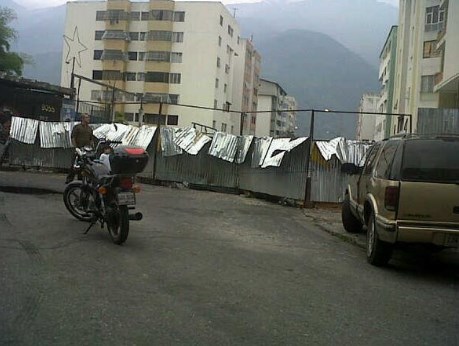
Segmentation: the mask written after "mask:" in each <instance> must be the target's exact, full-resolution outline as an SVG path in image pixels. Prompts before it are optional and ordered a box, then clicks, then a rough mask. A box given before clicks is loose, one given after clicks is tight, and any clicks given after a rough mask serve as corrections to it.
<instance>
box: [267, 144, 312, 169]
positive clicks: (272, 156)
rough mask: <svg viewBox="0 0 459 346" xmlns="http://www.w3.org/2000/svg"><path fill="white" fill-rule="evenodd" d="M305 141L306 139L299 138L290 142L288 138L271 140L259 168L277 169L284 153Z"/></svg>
mask: <svg viewBox="0 0 459 346" xmlns="http://www.w3.org/2000/svg"><path fill="white" fill-rule="evenodd" d="M306 139H307V137H300V138H297V139H294V140H290V138H275V139H273V140H272V141H271V145H270V146H269V149H268V152H267V154H266V157H265V159H264V160H263V163H262V165H261V167H262V168H266V167H269V166H273V167H279V166H280V165H281V163H282V159H283V158H284V156H285V153H286V152H289V151H290V150H292V149H293V148H295V147H297V146H298V145H300V144H301V143H303V142H304V141H305V140H306Z"/></svg>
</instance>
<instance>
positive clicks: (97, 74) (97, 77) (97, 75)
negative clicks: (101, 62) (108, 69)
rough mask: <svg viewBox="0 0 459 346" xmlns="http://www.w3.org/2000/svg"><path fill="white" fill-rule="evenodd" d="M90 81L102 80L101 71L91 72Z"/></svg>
mask: <svg viewBox="0 0 459 346" xmlns="http://www.w3.org/2000/svg"><path fill="white" fill-rule="evenodd" d="M92 79H94V80H102V71H101V70H93V71H92Z"/></svg>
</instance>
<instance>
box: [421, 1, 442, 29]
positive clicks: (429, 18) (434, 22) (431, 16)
mask: <svg viewBox="0 0 459 346" xmlns="http://www.w3.org/2000/svg"><path fill="white" fill-rule="evenodd" d="M444 20H445V9H444V8H440V6H438V5H437V6H431V7H427V8H426V19H425V31H439V30H441V29H443V23H444Z"/></svg>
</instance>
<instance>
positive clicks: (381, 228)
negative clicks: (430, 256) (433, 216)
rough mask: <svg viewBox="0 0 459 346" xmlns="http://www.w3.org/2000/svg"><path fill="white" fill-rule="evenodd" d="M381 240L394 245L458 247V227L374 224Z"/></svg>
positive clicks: (400, 223) (379, 222) (402, 223)
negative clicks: (415, 244) (411, 244)
mask: <svg viewBox="0 0 459 346" xmlns="http://www.w3.org/2000/svg"><path fill="white" fill-rule="evenodd" d="M376 227H377V231H378V235H379V237H380V239H381V240H383V241H386V242H389V243H396V242H403V243H424V244H434V245H438V246H448V247H459V225H455V224H435V225H418V224H410V223H406V222H400V221H398V222H389V223H386V222H384V221H382V220H378V221H377V222H376Z"/></svg>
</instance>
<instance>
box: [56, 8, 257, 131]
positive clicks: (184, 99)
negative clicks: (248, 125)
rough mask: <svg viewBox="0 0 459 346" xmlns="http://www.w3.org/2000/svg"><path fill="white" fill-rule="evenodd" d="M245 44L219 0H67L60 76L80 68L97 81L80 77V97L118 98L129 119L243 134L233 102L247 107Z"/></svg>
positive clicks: (64, 78)
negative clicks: (244, 89)
mask: <svg viewBox="0 0 459 346" xmlns="http://www.w3.org/2000/svg"><path fill="white" fill-rule="evenodd" d="M246 46H247V41H244V40H243V39H242V38H241V37H240V30H239V25H238V23H237V22H236V20H235V18H234V17H233V16H232V15H231V13H229V11H228V10H227V9H226V7H225V6H223V5H222V4H221V3H219V2H192V1H183V2H182V1H180V2H174V1H168V0H155V1H149V2H131V1H128V0H108V1H97V2H93V1H87V2H68V3H67V14H66V21H65V45H64V52H63V57H62V62H63V63H62V74H61V84H62V85H63V86H67V87H68V86H70V84H71V71H72V68H74V72H75V74H77V75H81V76H84V77H86V78H89V79H92V80H94V81H95V83H92V82H89V81H86V80H83V81H82V82H81V84H79V82H78V83H76V87H77V90H78V95H79V96H78V97H79V99H80V100H86V101H92V102H95V103H99V104H103V105H106V106H108V107H109V106H111V105H114V107H113V108H114V109H112V112H113V114H115V112H117V113H119V114H121V115H124V118H125V119H126V120H127V121H129V122H134V123H153V124H158V123H159V124H165V125H172V126H180V127H185V126H190V125H191V124H192V123H199V124H202V125H205V126H208V127H212V128H215V129H217V130H219V131H224V132H230V133H234V134H239V130H240V129H239V127H240V121H239V119H240V116H239V115H238V114H233V113H231V112H228V110H241V109H242V102H243V97H244V96H243V95H245V94H244V91H243V89H242V87H243V85H244V81H245V76H244V74H241V73H237V72H238V71H241V69H243V68H244V67H245V66H246V62H245V56H246V54H245V53H246V49H247V48H246ZM251 49H252V51H253V50H254V49H253V47H252V48H251ZM73 58H75V59H73ZM258 60H259V59H258ZM75 61H76V63H75ZM254 75H255V72H254ZM256 75H257V76H259V67H258V68H257V72H256ZM251 88H252V90H253V89H254V88H253V87H252V86H251ZM123 90H124V91H127V92H122V91H123ZM252 96H253V95H252ZM253 100H254V99H253V97H252V99H249V102H252V103H253V102H256V101H253ZM183 105H191V106H200V107H204V108H205V107H207V108H214V109H215V110H207V109H201V108H192V107H184V106H183Z"/></svg>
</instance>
